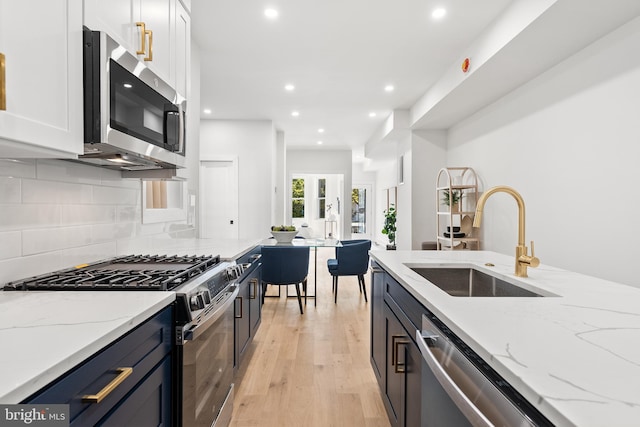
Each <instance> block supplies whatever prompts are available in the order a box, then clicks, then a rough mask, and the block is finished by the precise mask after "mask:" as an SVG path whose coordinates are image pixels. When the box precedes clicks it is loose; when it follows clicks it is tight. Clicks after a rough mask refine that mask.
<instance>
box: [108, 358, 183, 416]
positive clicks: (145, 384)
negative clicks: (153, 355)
mask: <svg viewBox="0 0 640 427" xmlns="http://www.w3.org/2000/svg"><path fill="white" fill-rule="evenodd" d="M97 425H100V426H114V427H123V426H166V427H168V426H170V425H171V357H170V356H167V357H165V359H164V361H163V362H162V363H160V365H158V366H157V367H156V368H155V369H154V370H153V371H151V373H150V374H149V376H148V377H146V378H145V379H144V380H143V381H142V382H141V383H140V384H138V386H137V387H136V388H135V389H134V390H133V391H131V393H130V394H129V395H127V396H126V397H125V399H123V400H122V401H121V402H120V403H119V404H118V406H116V407H115V408H113V410H112V411H111V412H110V413H109V414H107V416H106V417H104V418H103V419H102V420H100V422H98V424H97Z"/></svg>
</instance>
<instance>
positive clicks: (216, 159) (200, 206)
mask: <svg viewBox="0 0 640 427" xmlns="http://www.w3.org/2000/svg"><path fill="white" fill-rule="evenodd" d="M209 162H231V163H232V164H233V166H232V168H233V170H232V174H233V176H234V178H235V182H236V193H237V194H239V191H238V190H239V186H240V175H239V166H238V156H211V157H205V158H202V159H200V161H199V162H198V182H199V185H198V193H199V199H200V203H198V236H199V237H201V236H202V230H203V228H202V220H203V218H204V209H205V206H204V200H205V198H204V193H203V192H204V184H203V183H204V180H203V179H202V176H203V164H204V163H209ZM236 202H237V206H236V212H237V215H236V218H235V222H236V223H235V231H236V233H235V234H236V236H235V238H238V236H239V235H240V224H239V223H238V217H239V215H240V199H239V198H238V199H237V200H236Z"/></svg>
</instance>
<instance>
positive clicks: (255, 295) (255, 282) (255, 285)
mask: <svg viewBox="0 0 640 427" xmlns="http://www.w3.org/2000/svg"><path fill="white" fill-rule="evenodd" d="M249 283H250V284H252V285H253V296H251V295H249V299H256V298H258V279H251V280H249Z"/></svg>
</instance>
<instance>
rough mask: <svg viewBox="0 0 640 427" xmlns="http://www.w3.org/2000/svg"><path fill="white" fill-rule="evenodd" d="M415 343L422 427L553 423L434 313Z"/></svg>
mask: <svg viewBox="0 0 640 427" xmlns="http://www.w3.org/2000/svg"><path fill="white" fill-rule="evenodd" d="M416 342H417V343H418V347H419V348H420V353H422V357H423V362H422V414H421V417H422V423H421V424H422V427H465V426H475V427H478V426H482V427H486V426H505V427H525V426H552V425H553V424H552V423H551V422H549V421H548V420H547V419H546V418H545V417H544V416H543V415H542V414H540V412H538V411H537V410H536V409H535V408H533V407H532V406H531V404H530V403H529V402H527V401H526V400H525V399H524V398H523V397H522V396H520V395H519V394H518V393H517V392H516V391H515V390H514V389H513V388H511V386H510V385H508V383H507V382H506V381H504V379H502V378H501V377H499V376H498V374H497V373H495V371H493V370H492V369H491V368H490V367H489V366H488V365H486V363H484V361H482V359H481V358H480V357H479V356H477V355H476V354H475V353H474V352H473V351H472V350H471V349H470V348H469V347H467V346H466V344H464V342H462V341H461V340H460V339H459V338H458V337H456V336H455V335H454V334H453V333H452V332H451V331H450V330H449V329H448V328H447V327H446V326H445V325H444V324H442V323H441V322H440V321H439V320H438V319H437V318H435V316H433V315H431V316H426V315H423V316H422V330H421V331H420V330H418V331H416ZM472 360H473V362H472Z"/></svg>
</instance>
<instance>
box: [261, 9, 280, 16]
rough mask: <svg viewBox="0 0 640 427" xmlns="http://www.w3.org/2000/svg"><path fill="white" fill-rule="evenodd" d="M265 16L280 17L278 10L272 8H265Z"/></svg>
mask: <svg viewBox="0 0 640 427" xmlns="http://www.w3.org/2000/svg"><path fill="white" fill-rule="evenodd" d="M264 16H266V17H267V18H269V19H276V18H277V17H278V11H277V10H275V9H271V8H269V9H265V10H264Z"/></svg>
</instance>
